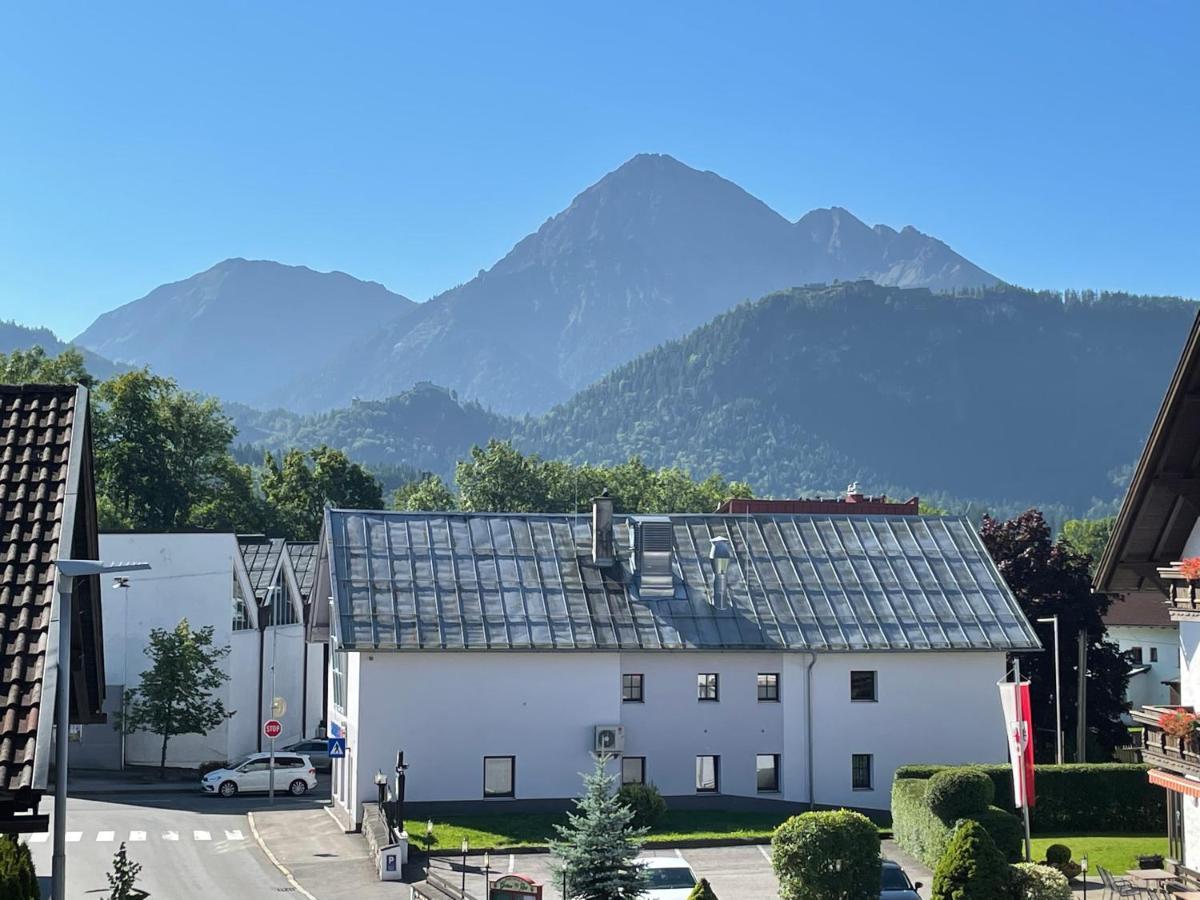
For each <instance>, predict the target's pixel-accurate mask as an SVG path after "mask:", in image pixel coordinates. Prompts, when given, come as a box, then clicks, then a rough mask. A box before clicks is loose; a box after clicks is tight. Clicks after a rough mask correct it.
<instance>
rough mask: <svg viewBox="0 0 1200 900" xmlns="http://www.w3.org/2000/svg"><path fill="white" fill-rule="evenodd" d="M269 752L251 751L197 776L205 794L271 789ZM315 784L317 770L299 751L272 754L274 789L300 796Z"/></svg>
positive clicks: (223, 794)
mask: <svg viewBox="0 0 1200 900" xmlns="http://www.w3.org/2000/svg"><path fill="white" fill-rule="evenodd" d="M270 768H271V754H270V753H251V754H250V755H249V756H247V757H246V758H245V759H243V760H242V761H241V762H239V763H236V764H234V765H231V766H229V767H228V768H226V769H215V770H213V771H212V772H209V773H208V774H207V775H205V776H204V777H203V778H201V779H200V789H201V790H202V791H204V793H206V794H220V795H221V796H222V797H236V796H237V795H238V794H253V793H259V794H265V793H267V792H268V791H269V790H270V789H271V779H270ZM316 786H317V770H316V769H315V768H314V767H313V764H312V760H310V759H309V758H308V757H307V756H305V755H303V754H299V753H278V752H277V753H276V754H275V790H276V791H277V792H279V793H283V792H284V791H287V792H288V793H289V794H291V795H292V796H293V797H302V796H304V795H305V794H306V793H308V792H309V791H311V790H312V789H313V788H315V787H316Z"/></svg>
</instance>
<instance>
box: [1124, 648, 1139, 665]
mask: <svg viewBox="0 0 1200 900" xmlns="http://www.w3.org/2000/svg"><path fill="white" fill-rule="evenodd" d="M1125 653H1126V655H1127V656H1128V657H1129V659H1130V661H1132V662H1133V663H1134V664H1135V665H1139V666H1140V665H1141V664H1142V648H1141V647H1130V648H1129V649H1128V650H1126V651H1125Z"/></svg>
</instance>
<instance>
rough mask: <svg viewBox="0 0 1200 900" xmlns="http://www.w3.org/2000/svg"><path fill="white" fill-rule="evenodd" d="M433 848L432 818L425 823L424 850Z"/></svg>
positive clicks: (427, 850)
mask: <svg viewBox="0 0 1200 900" xmlns="http://www.w3.org/2000/svg"><path fill="white" fill-rule="evenodd" d="M432 848H433V819H430V820H429V821H428V822H426V823H425V852H426V853H428V852H429V851H430V850H431V849H432Z"/></svg>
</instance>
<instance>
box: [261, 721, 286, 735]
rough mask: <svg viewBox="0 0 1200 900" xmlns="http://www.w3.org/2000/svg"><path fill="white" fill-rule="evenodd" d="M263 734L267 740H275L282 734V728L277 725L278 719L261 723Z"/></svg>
mask: <svg viewBox="0 0 1200 900" xmlns="http://www.w3.org/2000/svg"><path fill="white" fill-rule="evenodd" d="M263 734H265V735H266V736H267V737H269V738H277V737H279V735H281V734H283V726H282V725H281V724H279V720H278V719H267V721H265V722H263Z"/></svg>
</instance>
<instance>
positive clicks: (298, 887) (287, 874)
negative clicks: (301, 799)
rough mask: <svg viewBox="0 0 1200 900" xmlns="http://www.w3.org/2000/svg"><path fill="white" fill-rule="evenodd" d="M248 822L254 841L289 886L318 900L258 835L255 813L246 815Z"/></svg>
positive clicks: (310, 898)
mask: <svg viewBox="0 0 1200 900" xmlns="http://www.w3.org/2000/svg"><path fill="white" fill-rule="evenodd" d="M325 808H326V809H328V808H329V807H325ZM246 820H247V821H248V822H249V823H250V833H251V834H252V835H254V840H255V841H257V842H258V846H259V847H261V848H262V852H263V853H265V854H266V855H267V859H269V860H270V861H271V864H272V865H273V866H275V868H277V869H278V870H279V871H280V872H282V873H283V875H284V877H285V878H287V880H288V884H290V885H291V886H292V887H294V888H295V889H296V890H297V892H299V893H300V894H301V895H303V896H305V897H307V898H308V900H317V898H316V897H314V896H313V895H312V894H310V893H309V892H308V891H306V890H305V889H304V888H303V887H302V886H301V884H300V882H298V881H297V880H296V879H295V878H293V877H292V873H291V872H289V871H288V870H287V869H285V868H284V867H283V866H282V865H281V864H280V862H279V860H277V859H276V858H275V854H274V853H272V852H271V848H270V847H268V846H267V842H266V841H264V840H263V839H262V835H261V834H259V833H258V826H257V825H255V824H254V813H252V812H249V813H246Z"/></svg>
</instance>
